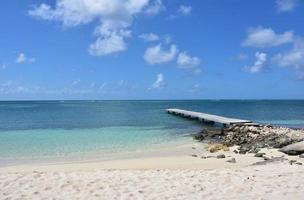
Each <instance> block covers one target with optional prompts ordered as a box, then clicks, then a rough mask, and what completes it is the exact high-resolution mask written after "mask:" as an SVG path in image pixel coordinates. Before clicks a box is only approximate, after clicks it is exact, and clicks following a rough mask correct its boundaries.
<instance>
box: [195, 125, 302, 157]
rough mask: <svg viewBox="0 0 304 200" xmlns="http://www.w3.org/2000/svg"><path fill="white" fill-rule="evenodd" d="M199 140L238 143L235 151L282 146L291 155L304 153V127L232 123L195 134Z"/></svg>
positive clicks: (256, 151) (243, 152) (249, 151)
mask: <svg viewBox="0 0 304 200" xmlns="http://www.w3.org/2000/svg"><path fill="white" fill-rule="evenodd" d="M194 139H196V140H199V141H204V140H209V141H211V142H214V141H217V142H218V143H220V144H222V145H223V146H226V147H230V146H234V145H238V146H239V148H238V149H237V150H235V153H240V154H246V153H258V152H259V151H260V149H261V148H280V151H282V152H284V153H286V154H289V155H299V154H302V153H304V142H303V141H304V129H291V128H284V127H274V126H271V125H242V124H238V125H232V126H230V127H228V128H223V129H220V128H207V129H204V130H203V131H202V132H200V133H198V134H196V135H194Z"/></svg>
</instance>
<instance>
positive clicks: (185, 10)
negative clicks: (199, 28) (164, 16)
mask: <svg viewBox="0 0 304 200" xmlns="http://www.w3.org/2000/svg"><path fill="white" fill-rule="evenodd" d="M178 12H179V13H181V14H182V15H190V14H191V12H192V7H191V6H185V5H180V6H179V8H178Z"/></svg>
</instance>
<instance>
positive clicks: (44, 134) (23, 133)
mask: <svg viewBox="0 0 304 200" xmlns="http://www.w3.org/2000/svg"><path fill="white" fill-rule="evenodd" d="M172 107H176V108H181V109H188V110H195V111H202V112H206V113H211V114H218V115H223V116H228V117H236V118H242V119H250V120H253V121H257V122H261V123H271V124H276V125H282V126H289V127H304V101H300V100H297V101H296V100H285V101H278V100H277V101H273V100H272V101H270V100H268V101H266V100H265V101H254V100H251V101H249V100H248V101H243V100H217V101H216V100H193V101H186V100H185V101H26V102H13V101H10V102H0V162H4V161H7V160H18V159H40V158H41V159H42V158H43V159H48V158H52V159H56V158H63V159H64V158H68V157H78V158H85V157H86V156H87V155H97V156H98V157H103V156H104V155H106V154H107V153H116V152H126V151H137V150H145V149H152V148H154V147H158V146H160V145H166V144H168V143H172V144H175V143H179V142H182V141H185V140H191V138H190V137H189V134H191V133H194V132H197V131H199V130H201V129H202V127H203V125H202V124H199V123H198V122H194V121H189V120H185V119H181V118H178V117H175V116H172V115H169V114H167V113H166V112H165V109H166V108H172ZM0 164H1V163H0Z"/></svg>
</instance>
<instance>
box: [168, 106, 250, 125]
mask: <svg viewBox="0 0 304 200" xmlns="http://www.w3.org/2000/svg"><path fill="white" fill-rule="evenodd" d="M167 112H168V113H170V114H174V115H178V116H182V117H185V118H191V119H196V120H199V121H202V122H207V123H210V122H211V123H219V124H223V125H232V124H251V123H252V121H250V120H243V119H234V118H228V117H222V116H218V115H211V114H207V113H201V112H193V111H188V110H181V109H176V108H170V109H167Z"/></svg>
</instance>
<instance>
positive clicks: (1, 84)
mask: <svg viewBox="0 0 304 200" xmlns="http://www.w3.org/2000/svg"><path fill="white" fill-rule="evenodd" d="M303 10H304V2H303V1H302V0H267V1H265V0H248V1H244V0H204V1H201V0H188V1H186V0H111V1H110V0H27V1H20V0H10V1H5V2H2V3H1V7H0V16H1V17H0V26H1V31H0V100H9V99H11V100H22V99H42V100H47V99H192V98H193V99H201V98H202V99H280V98H284V99H286V98H287V99H303V98H304V26H303V19H304V12H303Z"/></svg>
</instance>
